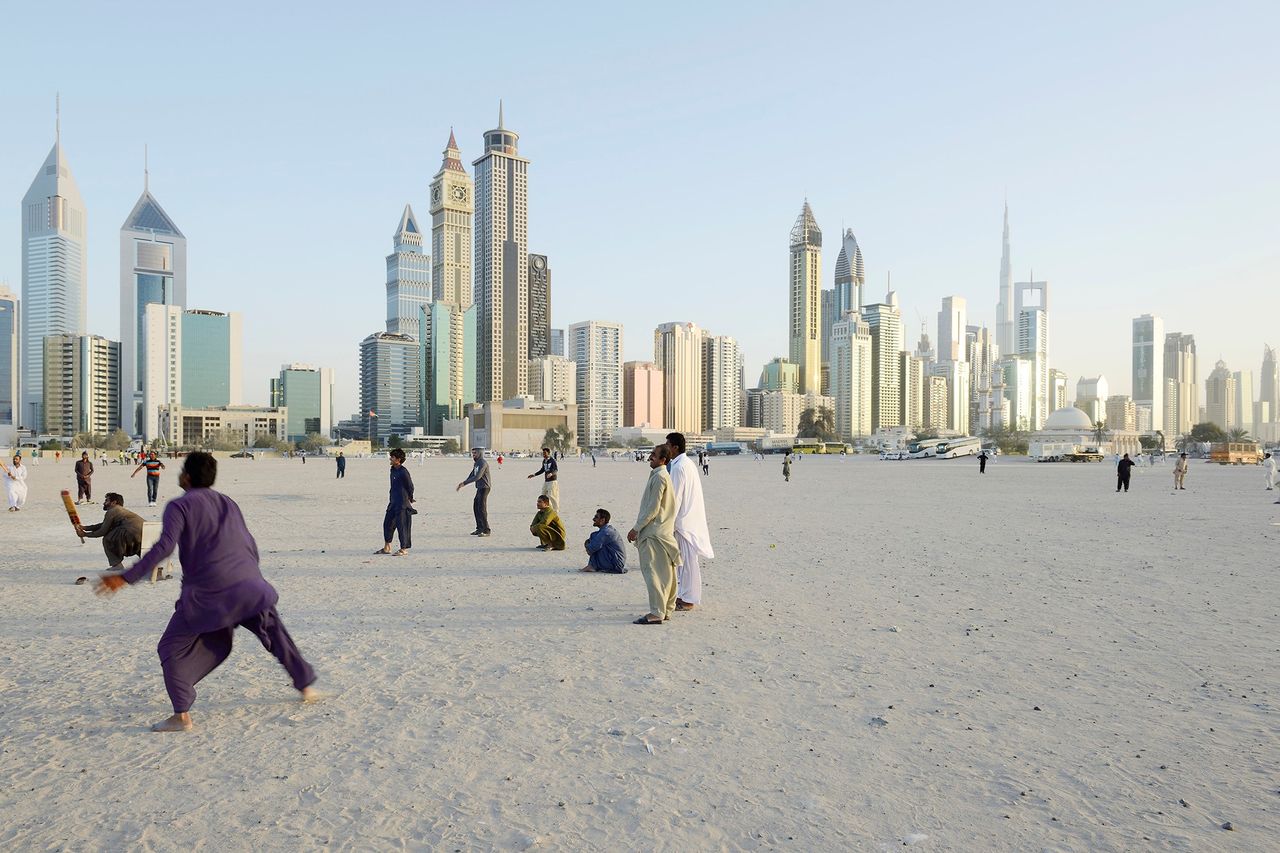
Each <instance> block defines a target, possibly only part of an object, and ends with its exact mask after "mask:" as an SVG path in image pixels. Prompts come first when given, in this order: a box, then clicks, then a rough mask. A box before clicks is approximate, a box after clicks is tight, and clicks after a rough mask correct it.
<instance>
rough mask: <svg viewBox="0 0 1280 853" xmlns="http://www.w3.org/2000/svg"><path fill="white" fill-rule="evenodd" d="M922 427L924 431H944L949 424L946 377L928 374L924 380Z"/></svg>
mask: <svg viewBox="0 0 1280 853" xmlns="http://www.w3.org/2000/svg"><path fill="white" fill-rule="evenodd" d="M923 409H924V414H923V424H922V425H923V426H924V427H925V428H926V429H935V430H937V429H946V428H947V424H948V423H949V422H950V412H949V411H948V410H947V377H945V376H943V375H941V374H938V373H930V374H928V375H927V376H925V378H924V407H923Z"/></svg>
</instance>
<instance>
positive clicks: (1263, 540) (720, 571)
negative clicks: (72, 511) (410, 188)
mask: <svg viewBox="0 0 1280 853" xmlns="http://www.w3.org/2000/svg"><path fill="white" fill-rule="evenodd" d="M385 464H386V463H385V462H381V461H375V460H352V461H351V463H350V466H349V468H348V472H347V478H346V479H345V480H340V481H335V480H334V479H333V468H332V465H331V463H327V462H322V461H314V460H313V461H312V462H310V463H308V464H307V465H305V466H304V465H302V464H301V463H299V462H297V461H292V462H287V461H255V462H247V461H243V460H227V461H224V462H223V463H222V477H221V479H220V481H219V483H218V487H219V488H220V489H221V490H223V491H225V492H226V493H228V494H230V495H231V496H232V497H234V498H235V499H236V500H237V501H239V502H240V504H241V506H242V507H243V509H244V514H245V516H246V518H247V519H248V522H249V526H250V528H251V530H252V531H253V532H254V534H255V535H256V537H257V540H258V543H259V546H260V548H261V551H262V558H263V571H264V573H265V574H266V576H267V577H268V578H269V579H270V580H271V581H272V582H273V583H274V584H275V585H276V586H277V587H278V589H279V590H280V606H279V607H280V612H281V614H282V616H283V618H284V620H285V623H286V624H287V626H288V628H289V630H290V631H291V632H292V634H293V636H294V638H295V639H296V640H297V642H298V644H299V646H300V647H301V649H302V651H303V653H304V654H305V655H306V656H307V657H308V658H309V659H310V660H311V661H312V663H313V664H314V665H315V666H316V668H317V670H318V671H319V673H320V678H321V681H320V683H319V685H318V686H319V687H320V688H321V689H322V690H323V691H325V693H326V694H327V698H326V699H325V700H324V701H322V702H321V703H319V704H317V705H311V706H302V705H300V704H297V703H296V693H295V692H294V691H293V690H292V688H291V687H290V685H289V683H288V681H287V679H286V677H285V675H284V672H283V670H281V669H280V668H279V666H278V665H277V664H276V662H275V661H274V660H273V659H272V658H271V657H270V656H269V655H268V654H267V653H266V652H265V651H264V650H263V649H262V648H261V647H260V646H259V645H258V644H257V642H256V641H255V640H254V639H253V638H252V637H251V636H250V635H248V634H247V633H245V632H239V633H238V635H237V647H236V651H235V652H234V653H233V654H232V657H231V658H230V660H229V661H228V662H227V664H225V665H224V666H223V667H222V668H221V669H220V670H218V671H217V672H215V673H214V674H213V675H212V676H210V677H209V678H208V679H206V680H205V681H204V682H203V683H202V684H201V685H200V688H199V690H200V696H199V699H198V700H197V704H196V707H195V708H194V711H193V715H194V716H195V718H196V722H197V726H198V728H197V730H196V731H195V732H193V733H191V734H185V735H183V734H179V735H156V734H152V733H150V732H148V731H147V726H148V725H149V724H150V723H152V722H154V721H156V720H159V719H161V718H163V717H164V716H166V715H167V714H168V713H169V708H168V703H167V701H166V697H165V693H164V689H163V684H162V682H161V678H160V672H159V665H158V661H157V659H156V656H155V643H156V640H157V639H158V637H159V634H160V632H161V631H162V630H163V628H164V625H165V622H166V620H167V618H168V614H169V612H170V611H171V608H172V602H173V599H174V598H175V596H176V593H177V584H178V583H179V581H177V580H171V581H166V582H162V583H160V584H158V585H155V586H148V585H147V584H145V583H143V584H140V585H138V586H136V587H132V588H130V589H127V590H125V591H123V592H122V593H120V594H119V595H117V596H116V597H115V598H113V599H110V600H100V599H97V598H95V597H94V596H93V595H92V593H91V592H90V589H89V587H88V586H74V585H72V583H71V581H72V580H73V579H74V578H75V577H76V576H77V575H81V574H88V575H90V576H92V573H93V572H94V571H96V570H98V569H99V568H101V566H102V565H103V564H104V560H103V558H102V554H101V550H100V548H99V546H98V544H97V543H96V542H94V541H92V540H91V541H90V543H89V544H88V545H85V546H83V547H82V546H81V545H80V544H79V543H78V542H77V541H76V540H75V539H74V537H73V535H72V533H71V531H70V529H69V525H68V523H67V519H66V515H65V513H64V511H63V510H62V508H61V506H60V505H59V503H58V500H57V492H58V489H60V488H64V487H67V486H69V485H71V484H72V482H73V480H72V474H71V465H70V461H69V460H64V461H63V462H62V463H61V465H55V464H52V463H51V462H50V461H48V460H46V461H45V462H43V463H42V464H41V465H39V466H37V467H35V468H33V470H32V472H31V476H30V480H29V482H30V484H31V487H32V495H31V500H30V502H29V504H28V509H27V510H25V511H23V512H21V513H16V514H14V513H4V512H0V543H2V544H0V580H2V581H3V588H4V595H3V597H0V748H2V751H0V767H2V769H3V779H4V780H5V784H4V785H3V787H2V788H0V848H3V849H6V850H59V849H66V850H118V849H136V850H190V849H218V850H276V849H315V848H318V847H322V846H323V847H331V848H335V849H341V850H369V849H378V850H383V849H391V850H394V849H412V850H421V849H439V850H482V849H499V850H519V849H526V848H530V847H535V848H540V849H556V850H623V849H655V850H677V851H687V850H716V849H727V850H772V849H790V850H890V849H899V848H901V847H902V846H903V845H904V844H907V845H909V846H912V847H916V848H919V849H929V850H1133V849H1168V850H1218V849H1223V850H1227V849H1235V850H1265V849H1271V850H1275V849H1277V845H1280V715H1277V701H1278V697H1280V694H1278V693H1277V668H1276V655H1277V652H1278V651H1280V638H1278V637H1277V627H1278V626H1280V618H1278V615H1280V614H1278V612H1277V611H1278V610H1280V594H1278V593H1280V584H1278V583H1277V563H1278V560H1277V553H1278V552H1277V544H1278V543H1280V526H1276V523H1277V522H1280V507H1278V506H1275V505H1273V504H1272V500H1273V497H1274V496H1277V495H1280V492H1264V491H1263V490H1262V485H1263V483H1262V473H1261V471H1260V469H1256V468H1247V469H1224V468H1219V467H1218V466H1209V465H1207V464H1203V463H1196V464H1194V465H1193V467H1192V469H1191V474H1190V476H1189V478H1188V490H1187V491H1185V492H1181V493H1177V494H1174V493H1173V492H1172V491H1171V489H1170V484H1171V479H1172V477H1171V474H1170V471H1169V469H1168V468H1163V469H1154V470H1142V471H1140V472H1139V473H1138V475H1137V476H1136V477H1135V479H1134V487H1133V491H1132V492H1131V493H1129V494H1127V495H1117V494H1116V493H1115V492H1114V491H1113V488H1114V483H1113V474H1112V470H1113V469H1112V466H1111V465H1109V464H1104V465H1069V464H1060V465H1037V464H1034V463H1030V462H1026V461H1018V460H1003V459H1002V460H1001V461H1000V462H998V463H996V464H994V465H992V466H991V467H990V468H989V469H988V473H987V474H986V475H985V476H984V477H979V476H978V473H977V468H976V465H975V464H973V463H972V462H970V461H969V460H960V461H955V462H942V461H920V462H879V461H876V460H872V459H839V458H809V459H805V460H803V461H801V462H799V463H797V464H796V465H795V468H794V474H793V477H792V482H791V483H789V484H787V483H783V481H782V476H781V464H780V460H779V459H777V458H772V457H771V458H770V459H769V460H768V461H766V462H755V461H753V460H751V459H749V458H743V459H717V460H715V461H714V462H713V464H712V472H711V477H710V478H708V479H705V480H704V487H705V489H706V495H707V505H708V509H707V511H708V516H709V518H710V520H711V526H712V532H713V535H714V536H715V537H716V541H715V547H716V551H717V559H716V560H714V561H713V562H711V563H710V564H709V565H708V566H707V567H706V568H705V569H704V579H705V594H706V605H707V606H706V607H705V609H703V610H702V611H699V612H695V613H692V614H676V615H675V616H674V617H673V620H672V622H670V623H668V624H667V625H665V626H663V627H660V628H642V627H639V626H634V625H632V624H630V620H631V619H632V618H634V617H635V616H637V615H639V614H640V613H642V612H643V611H644V609H645V593H644V586H643V581H642V579H641V576H640V573H639V572H638V571H632V572H630V573H628V574H626V575H623V576H620V577H619V576H599V575H581V574H577V573H576V572H575V571H574V570H576V569H577V568H578V567H579V566H580V565H582V562H583V561H582V558H581V551H580V550H579V547H578V545H577V543H578V542H580V541H581V540H583V539H585V538H586V535H587V532H588V525H589V519H590V517H591V515H592V513H593V511H594V510H595V508H596V506H605V507H607V508H609V509H610V510H612V511H613V512H614V514H615V521H616V522H618V526H619V528H620V529H621V530H623V531H624V532H625V531H626V529H627V528H629V526H630V522H631V521H632V519H633V517H634V512H635V510H636V506H637V502H638V499H639V495H640V492H641V489H642V486H643V481H644V477H645V474H646V467H645V466H644V465H642V464H640V463H635V462H630V461H627V462H612V461H602V462H601V463H600V465H599V467H598V468H595V469H592V468H591V466H590V464H589V463H587V464H579V463H577V462H574V461H569V462H566V463H564V466H563V477H562V484H561V496H562V503H563V514H564V515H565V517H566V524H567V526H568V527H569V530H570V541H571V546H570V550H569V551H566V552H563V553H540V552H537V551H535V550H533V549H532V546H533V545H534V544H535V540H533V538H532V537H530V536H529V534H528V529H527V528H528V522H529V519H530V518H531V517H532V515H533V513H534V506H533V501H534V497H535V495H536V494H537V492H538V485H537V481H536V480H532V481H531V480H526V479H525V478H524V476H523V475H524V474H526V473H528V472H529V471H532V470H533V469H534V468H535V467H536V462H534V461H532V460H527V459H525V460H513V461H508V462H507V464H506V465H504V466H503V470H501V471H499V470H497V466H496V465H495V466H494V469H495V471H494V479H495V486H494V493H493V496H492V498H491V500H490V513H491V519H492V526H493V528H494V531H495V533H494V536H493V537H492V538H491V539H487V540H482V539H477V538H475V537H471V536H468V535H467V534H468V532H469V531H470V530H471V529H472V523H471V514H470V504H471V490H470V487H468V488H467V489H466V490H464V491H463V493H461V494H455V493H454V489H453V487H454V484H455V483H457V482H458V481H459V480H461V479H462V478H463V477H464V476H465V475H466V473H467V470H468V463H467V461H466V460H463V459H443V460H431V461H430V462H428V463H426V464H425V465H417V464H414V465H412V466H411V471H412V473H413V475H414V479H415V481H416V484H417V489H418V498H419V501H418V506H419V507H420V508H421V509H422V512H423V514H421V515H419V516H418V517H417V519H416V523H415V529H414V534H415V541H416V547H415V548H414V551H413V553H412V555H411V556H409V557H407V558H391V557H374V556H372V555H371V553H370V552H371V551H372V550H373V549H374V548H375V547H377V546H378V545H379V544H380V543H379V539H380V538H381V536H380V523H381V516H382V510H383V507H384V504H385V494H386V482H387V479H386V472H385ZM126 477H127V469H123V468H121V467H120V466H114V465H113V466H109V467H108V468H107V469H106V470H105V471H100V472H99V473H98V475H97V477H96V479H95V487H96V490H97V496H99V497H100V496H101V494H102V493H104V492H106V491H109V490H116V491H121V492H123V493H124V494H125V496H126V500H127V501H128V502H129V503H130V504H131V505H132V506H133V508H135V509H137V508H138V507H139V506H140V505H142V504H143V503H144V501H143V494H144V489H143V483H142V478H141V477H139V478H137V479H135V480H132V481H129V480H127V479H126ZM174 481H175V472H174V470H173V469H172V467H171V468H170V470H168V471H166V472H165V478H164V486H163V489H162V493H161V497H162V499H164V498H167V497H172V496H173V494H174V493H175V491H176V486H175V485H174ZM72 488H74V486H72ZM84 509H85V510H86V512H85V518H86V521H92V520H96V519H97V518H98V517H99V515H98V513H97V511H96V510H94V509H93V508H90V507H84ZM139 511H140V512H142V513H143V514H144V515H145V517H147V518H154V519H157V520H158V519H159V517H160V512H161V509H160V508H156V509H147V508H145V506H143V507H142V509H140V510H139ZM634 553H635V552H634V550H632V552H631V556H632V558H633V559H634ZM1228 821H1229V822H1230V823H1231V824H1232V825H1233V826H1234V831H1226V830H1224V829H1222V825H1223V824H1224V823H1226V822H1228Z"/></svg>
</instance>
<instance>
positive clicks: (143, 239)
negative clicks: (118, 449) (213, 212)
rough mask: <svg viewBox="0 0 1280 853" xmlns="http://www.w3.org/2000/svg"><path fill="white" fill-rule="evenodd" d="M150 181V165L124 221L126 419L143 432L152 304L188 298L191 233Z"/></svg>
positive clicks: (134, 431)
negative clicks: (148, 321)
mask: <svg viewBox="0 0 1280 853" xmlns="http://www.w3.org/2000/svg"><path fill="white" fill-rule="evenodd" d="M150 183H151V182H150V177H149V174H148V173H147V171H146V170H144V171H143V182H142V195H141V196H140V197H139V198H138V202H137V204H135V205H134V206H133V210H132V211H130V212H129V215H128V216H127V217H126V218H125V220H124V224H123V225H121V226H120V421H121V425H122V426H123V428H124V431H125V432H127V433H129V434H130V435H142V433H143V422H144V418H143V414H142V398H143V387H144V386H145V384H146V366H147V354H146V347H145V345H146V335H145V334H144V327H145V325H146V317H147V306H148V305H179V306H181V305H186V304H187V238H186V237H185V236H184V235H183V233H182V231H181V230H179V228H178V226H177V225H175V224H174V222H173V220H172V219H170V218H169V215H168V214H167V213H165V212H164V208H162V207H161V206H160V203H159V202H158V201H156V199H155V197H154V196H153V195H151V186H150Z"/></svg>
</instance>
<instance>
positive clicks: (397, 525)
mask: <svg viewBox="0 0 1280 853" xmlns="http://www.w3.org/2000/svg"><path fill="white" fill-rule="evenodd" d="M417 512H418V511H417V510H416V509H414V508H413V478H412V477H410V476H409V469H408V468H406V467H404V451H403V450H401V449H400V448H398V447H396V448H392V450H391V495H390V499H389V500H388V502H387V514H386V515H384V516H383V517H382V538H383V540H384V541H385V543H386V544H384V545H383V546H382V547H381V548H379V549H378V550H377V551H374V552H373V553H375V554H391V555H392V556H395V557H403V556H404V555H405V554H408V553H409V549H410V548H411V547H412V546H413V542H412V539H411V536H410V533H411V528H412V527H413V517H414V515H416V514H417ZM392 531H395V533H396V534H397V535H398V536H399V537H400V550H399V551H394V552H393V551H392V550H391V533H392Z"/></svg>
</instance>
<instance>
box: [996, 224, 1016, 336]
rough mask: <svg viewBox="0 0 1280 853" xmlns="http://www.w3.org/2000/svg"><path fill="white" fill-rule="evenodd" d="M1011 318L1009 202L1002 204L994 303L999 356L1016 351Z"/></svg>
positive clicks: (1014, 330)
mask: <svg viewBox="0 0 1280 853" xmlns="http://www.w3.org/2000/svg"><path fill="white" fill-rule="evenodd" d="M1015 337H1016V329H1015V322H1014V316H1013V261H1012V260H1011V258H1010V253H1009V202H1008V201H1005V203H1004V237H1003V238H1002V239H1001V243H1000V300H999V301H998V302H997V303H996V346H997V347H998V348H999V350H1000V355H1002V356H1004V355H1012V354H1013V353H1014V352H1016V351H1017V347H1016V346H1015V344H1016V341H1015V340H1014V338H1015Z"/></svg>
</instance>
